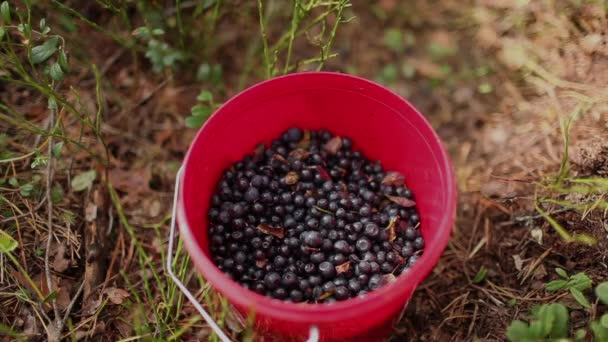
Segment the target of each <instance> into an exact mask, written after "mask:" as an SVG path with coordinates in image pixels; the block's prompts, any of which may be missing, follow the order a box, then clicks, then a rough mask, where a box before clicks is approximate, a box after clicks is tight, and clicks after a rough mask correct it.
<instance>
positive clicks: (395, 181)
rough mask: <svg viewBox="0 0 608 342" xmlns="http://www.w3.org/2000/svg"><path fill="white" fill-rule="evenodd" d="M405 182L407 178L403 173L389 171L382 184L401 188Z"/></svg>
mask: <svg viewBox="0 0 608 342" xmlns="http://www.w3.org/2000/svg"><path fill="white" fill-rule="evenodd" d="M404 181H405V177H404V176H403V175H402V174H401V173H399V172H397V171H389V172H387V173H386V176H384V179H383V180H382V184H384V185H395V186H401V185H403V183H404Z"/></svg>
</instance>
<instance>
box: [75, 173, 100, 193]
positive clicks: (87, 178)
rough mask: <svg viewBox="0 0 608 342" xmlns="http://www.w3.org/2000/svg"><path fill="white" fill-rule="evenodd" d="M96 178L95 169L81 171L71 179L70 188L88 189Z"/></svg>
mask: <svg viewBox="0 0 608 342" xmlns="http://www.w3.org/2000/svg"><path fill="white" fill-rule="evenodd" d="M95 178H97V172H95V170H89V171H86V172H83V173H81V174H79V175H77V176H76V177H74V178H73V179H72V190H74V191H76V192H78V191H83V190H86V189H88V188H89V187H90V186H91V185H93V181H95Z"/></svg>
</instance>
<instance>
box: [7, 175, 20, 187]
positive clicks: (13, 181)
mask: <svg viewBox="0 0 608 342" xmlns="http://www.w3.org/2000/svg"><path fill="white" fill-rule="evenodd" d="M8 184H10V185H11V186H12V187H13V188H16V187H18V186H19V180H17V178H15V177H11V178H9V180H8Z"/></svg>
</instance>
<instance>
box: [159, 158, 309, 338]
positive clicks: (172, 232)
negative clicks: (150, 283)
mask: <svg viewBox="0 0 608 342" xmlns="http://www.w3.org/2000/svg"><path fill="white" fill-rule="evenodd" d="M182 170H183V168H182V167H180V168H179V170H178V171H177V175H176V176H175V190H174V191H173V208H172V210H171V229H170V230H169V243H168V247H167V263H166V268H167V273H169V277H171V280H173V282H174V283H175V284H176V285H177V287H179V289H180V291H181V292H182V293H183V294H184V295H185V296H186V298H188V300H189V301H190V303H192V305H193V306H194V308H196V310H197V311H198V312H199V313H200V314H201V316H203V318H204V319H205V321H206V322H207V324H209V326H210V327H211V329H212V330H213V332H214V333H215V334H216V335H217V336H218V337H219V339H220V340H221V341H222V342H232V340H231V339H230V338H229V337H228V336H227V335H226V334H225V333H224V331H223V330H222V328H221V327H220V326H219V325H218V324H217V322H215V320H214V319H213V317H211V315H210V314H209V313H208V312H207V310H205V308H203V306H202V305H201V303H199V301H198V300H197V299H196V297H194V295H193V294H192V292H190V290H188V288H187V287H186V285H184V283H182V281H181V280H180V279H179V278H178V277H177V275H175V272H174V271H173V243H174V241H175V217H176V212H177V198H178V191H179V185H180V182H181V176H182ZM318 341H319V328H317V326H315V325H313V326H311V327H310V332H309V336H308V339H307V340H306V342H318Z"/></svg>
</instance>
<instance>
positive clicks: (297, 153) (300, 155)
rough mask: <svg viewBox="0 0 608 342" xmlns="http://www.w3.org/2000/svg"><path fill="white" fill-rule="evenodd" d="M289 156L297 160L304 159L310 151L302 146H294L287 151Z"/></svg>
mask: <svg viewBox="0 0 608 342" xmlns="http://www.w3.org/2000/svg"><path fill="white" fill-rule="evenodd" d="M289 156H290V157H291V158H294V159H297V160H304V159H306V158H308V156H310V152H308V151H306V150H305V149H303V148H296V149H295V150H293V151H291V152H289Z"/></svg>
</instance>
